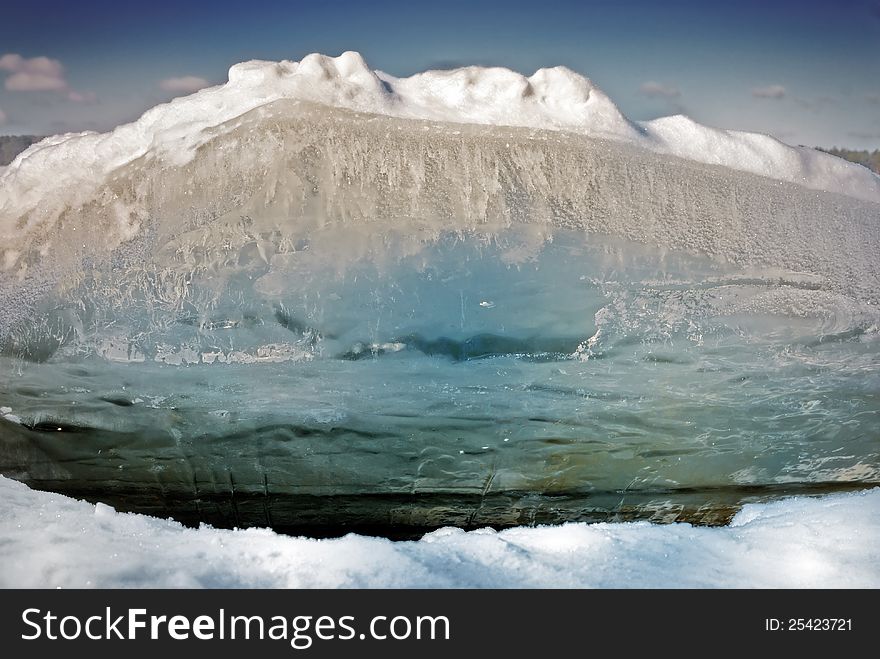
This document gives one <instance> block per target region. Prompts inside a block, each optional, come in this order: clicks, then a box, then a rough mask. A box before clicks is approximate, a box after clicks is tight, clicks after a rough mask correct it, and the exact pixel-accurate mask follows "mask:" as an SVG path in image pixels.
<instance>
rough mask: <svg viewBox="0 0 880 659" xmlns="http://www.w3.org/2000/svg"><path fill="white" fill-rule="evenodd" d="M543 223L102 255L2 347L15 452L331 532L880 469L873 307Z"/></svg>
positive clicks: (55, 466) (774, 492) (818, 482)
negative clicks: (114, 257) (192, 264)
mask: <svg viewBox="0 0 880 659" xmlns="http://www.w3.org/2000/svg"><path fill="white" fill-rule="evenodd" d="M254 222H255V223H256V222H257V220H254ZM537 229H539V227H538V228H537ZM537 229H536V227H535V226H533V225H518V226H515V227H513V228H512V229H510V230H509V231H506V232H493V233H491V234H490V235H488V236H485V235H481V234H477V233H469V234H461V233H458V232H451V233H449V234H446V235H441V236H439V237H437V238H431V239H430V240H429V239H428V238H427V237H425V235H430V234H429V233H428V234H425V235H423V240H414V239H413V236H411V235H406V234H403V235H400V234H399V233H395V232H394V231H392V230H387V229H386V230H385V231H379V232H376V233H373V232H371V231H367V232H353V231H352V230H351V229H349V228H340V227H335V228H333V227H327V228H325V229H323V230H313V231H311V232H309V233H308V240H305V239H303V240H304V241H303V242H302V243H301V244H299V245H298V246H296V248H293V247H291V251H290V252H288V253H286V254H278V253H275V254H273V253H272V245H273V243H272V242H271V241H270V240H268V239H266V240H265V242H257V241H256V240H253V239H251V240H252V242H249V243H248V244H246V245H245V247H243V248H240V249H234V250H231V251H230V252H229V255H228V256H227V257H226V260H225V261H223V262H222V263H223V264H224V265H223V267H220V266H216V267H214V266H212V267H208V268H204V269H199V270H195V271H186V273H185V276H181V275H178V274H176V273H175V271H174V270H169V271H166V272H161V273H160V272H155V271H150V270H147V271H142V270H140V269H137V268H135V269H133V270H132V269H129V268H128V267H122V266H124V265H125V263H126V262H125V261H122V262H121V264H120V267H119V268H118V269H114V268H112V267H111V268H109V269H108V270H106V271H99V272H97V273H96V274H95V275H94V276H93V278H91V279H86V280H85V281H83V283H82V284H81V285H80V286H79V287H77V288H71V289H68V290H67V291H66V293H65V295H64V296H63V297H62V298H60V299H56V300H55V302H54V303H53V306H52V307H51V308H50V309H48V310H47V311H46V312H45V316H42V317H41V322H40V323H36V324H34V325H32V326H29V327H28V328H27V330H23V331H22V332H21V333H20V334H17V335H16V336H17V337H18V339H20V341H19V342H18V343H15V344H14V345H13V346H12V348H13V349H11V350H10V351H9V354H8V355H7V357H5V358H0V373H2V375H3V377H2V378H0V405H3V406H5V407H6V408H8V410H7V412H6V414H7V415H12V416H13V417H15V418H14V419H13V418H11V417H10V416H5V417H3V418H0V433H2V435H3V442H2V443H0V473H3V474H6V475H10V476H14V477H16V478H18V479H21V480H24V481H25V482H28V483H30V484H32V485H34V486H35V487H39V488H41V489H52V490H54V491H57V492H62V493H68V494H75V495H77V496H87V497H92V498H100V499H101V500H103V501H110V500H111V499H110V498H108V497H113V501H114V502H116V504H117V505H118V506H119V507H120V508H122V509H126V510H133V511H138V512H150V513H153V514H157V515H166V514H172V515H174V516H175V517H176V518H177V519H179V520H185V521H190V522H198V521H210V522H211V523H213V524H216V525H230V526H231V525H238V526H243V525H272V526H274V527H275V528H277V529H281V528H285V529H294V530H301V531H304V532H308V533H315V532H317V531H313V530H312V529H314V528H316V527H321V526H328V527H334V528H336V529H339V528H344V529H354V528H370V529H371V532H381V533H413V532H417V531H419V530H423V529H426V528H436V527H438V526H443V525H452V524H454V525H458V526H465V527H474V526H478V525H485V524H498V525H512V524H528V523H535V522H542V523H558V522H561V521H567V520H605V519H630V518H634V517H635V518H645V519H653V520H656V521H673V520H688V521H691V520H694V521H701V522H709V523H718V522H724V521H726V520H727V519H728V518H729V516H730V515H731V514H732V512H733V511H734V510H736V508H737V506H739V505H741V504H742V503H743V502H748V501H754V500H756V499H758V500H761V499H766V498H767V497H772V496H778V495H780V494H792V493H799V492H829V491H834V490H837V489H842V488H853V487H867V486H870V485H871V484H877V483H880V446H878V444H877V441H876V438H877V436H878V434H880V396H878V392H880V361H878V359H877V353H878V346H880V332H878V326H880V322H878V314H877V310H876V307H875V306H873V305H871V304H866V303H861V302H858V301H856V300H855V299H853V298H852V297H849V296H848V295H847V294H845V293H842V292H835V291H833V290H825V289H823V288H821V285H822V282H821V279H820V278H817V277H810V276H807V275H805V274H803V273H796V272H795V273H792V272H786V271H784V270H781V269H778V268H770V269H764V268H758V267H755V266H751V267H748V268H744V267H742V266H738V265H736V264H734V263H724V262H720V261H718V260H715V259H710V258H707V257H705V256H700V255H697V254H693V253H686V252H679V251H673V250H658V249H656V248H652V247H647V246H643V245H640V244H638V243H633V242H629V241H622V240H611V239H608V238H602V239H600V238H599V237H597V236H586V235H584V234H582V233H580V232H577V231H563V230H559V229H556V230H555V231H554V232H553V234H552V241H548V240H546V239H545V237H544V236H543V235H542V233H541V232H540V231H539V230H537ZM251 230H252V229H251V228H250V227H243V228H242V229H241V231H242V234H244V233H246V232H249V231H251ZM197 235H201V234H197ZM418 235H420V234H417V236H418ZM210 239H211V240H213V241H217V240H222V239H223V236H222V235H221V236H210ZM201 244H203V245H206V246H208V247H212V245H216V242H214V243H212V242H210V241H209V240H208V239H207V238H206V240H205V241H204V242H202V243H201ZM261 246H262V247H261ZM212 248H214V249H218V252H219V253H220V254H222V253H223V252H222V251H221V250H220V248H219V247H212ZM261 249H262V255H261ZM195 254H196V255H198V256H199V257H200V258H201V257H204V255H205V251H201V252H195ZM264 256H265V257H268V259H267V258H264ZM190 258H192V257H190ZM206 258H207V257H206ZM267 260H270V261H271V263H269V262H267ZM213 262H214V257H211V258H207V263H213ZM172 263H173V261H172ZM16 350H18V351H20V353H17V352H16ZM20 356H25V357H27V359H24V360H22V359H21V358H20Z"/></svg>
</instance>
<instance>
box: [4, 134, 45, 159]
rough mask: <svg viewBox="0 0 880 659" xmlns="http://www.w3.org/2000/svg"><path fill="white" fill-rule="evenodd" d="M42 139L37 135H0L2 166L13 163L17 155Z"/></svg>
mask: <svg viewBox="0 0 880 659" xmlns="http://www.w3.org/2000/svg"><path fill="white" fill-rule="evenodd" d="M41 139H43V138H42V137H38V136H37V135H0V167H5V166H6V165H8V164H9V163H11V162H12V161H13V160H14V159H15V156H17V155H18V154H19V153H21V152H22V151H24V150H25V149H26V148H28V147H29V146H30V145H31V144H33V143H34V142H39V141H40V140H41Z"/></svg>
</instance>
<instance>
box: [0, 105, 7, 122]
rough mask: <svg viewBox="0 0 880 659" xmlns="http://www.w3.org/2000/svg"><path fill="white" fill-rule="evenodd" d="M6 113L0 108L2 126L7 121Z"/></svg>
mask: <svg viewBox="0 0 880 659" xmlns="http://www.w3.org/2000/svg"><path fill="white" fill-rule="evenodd" d="M6 118H7V117H6V113H5V112H4V111H3V110H2V109H0V126H2V125H3V124H5V123H6Z"/></svg>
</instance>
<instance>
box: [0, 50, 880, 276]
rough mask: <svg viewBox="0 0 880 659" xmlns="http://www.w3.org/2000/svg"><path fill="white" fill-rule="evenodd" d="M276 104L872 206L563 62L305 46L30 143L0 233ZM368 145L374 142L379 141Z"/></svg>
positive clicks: (1, 203) (878, 188) (12, 171)
mask: <svg viewBox="0 0 880 659" xmlns="http://www.w3.org/2000/svg"><path fill="white" fill-rule="evenodd" d="M280 100H297V101H308V102H314V103H320V104H322V105H324V106H329V107H335V108H343V109H347V110H355V111H359V112H365V113H376V114H379V115H383V116H388V117H399V118H403V119H419V120H428V121H432V122H436V121H441V122H457V123H463V124H491V125H503V126H519V127H527V128H533V129H550V130H555V131H566V134H579V135H586V136H592V137H601V138H608V139H612V140H616V141H621V142H626V143H630V144H633V145H637V146H639V147H641V148H643V149H647V150H650V151H654V152H656V153H659V154H669V155H673V156H681V157H684V158H690V159H693V160H697V161H701V162H706V163H710V164H719V165H724V166H726V167H730V168H732V169H736V170H741V171H746V172H751V173H755V174H760V175H762V176H767V177H771V178H774V179H778V180H781V181H788V182H793V183H797V184H800V185H804V186H807V187H809V188H815V189H818V190H828V191H832V192H838V193H843V194H847V195H851V196H854V197H859V198H861V199H865V200H869V201H874V202H880V178H878V177H877V176H875V175H874V174H872V173H871V172H870V171H868V170H867V169H866V168H864V167H859V166H857V165H853V164H850V163H846V162H844V161H843V160H841V159H839V158H835V157H832V156H829V155H826V154H823V153H819V152H816V151H814V150H811V149H806V148H802V147H798V148H794V147H790V146H787V145H785V144H783V143H781V142H779V141H777V140H775V139H772V138H770V137H767V136H764V135H756V134H750V133H739V132H734V131H724V130H717V129H713V128H707V127H705V126H701V125H699V124H697V123H695V122H693V121H691V120H690V119H688V118H686V117H681V116H679V117H668V118H665V119H659V120H656V121H653V122H648V123H645V124H643V125H637V124H634V123H632V122H630V121H629V120H627V119H626V118H625V117H624V116H623V115H622V114H621V113H620V111H619V110H618V109H617V108H616V106H615V105H614V104H613V102H612V101H611V100H610V99H609V98H608V97H607V96H606V95H605V94H604V93H603V92H602V91H601V90H599V89H598V88H596V87H595V85H593V84H592V82H590V80H588V79H586V78H584V77H582V76H580V75H578V74H576V73H574V72H573V71H570V70H569V69H566V68H564V67H556V68H552V69H541V70H539V71H537V72H536V73H535V74H534V75H532V76H531V77H529V78H526V77H525V76H522V75H520V74H518V73H515V72H512V71H509V70H506V69H499V68H488V69H486V68H479V67H468V68H463V69H457V70H455V71H429V72H426V73H422V74H418V75H415V76H412V77H410V78H394V77H392V76H388V75H386V74H383V73H377V72H374V71H372V70H370V69H369V68H368V67H367V65H366V63H365V62H364V61H363V59H362V58H361V56H360V55H359V54H357V53H352V52H346V53H343V54H342V55H340V56H339V57H336V58H332V57H326V56H324V55H318V54H313V55H309V56H307V57H305V58H304V59H303V60H302V61H301V62H290V61H282V62H261V61H252V62H245V63H242V64H237V65H235V66H233V67H232V68H231V69H230V71H229V82H228V83H227V84H225V85H221V86H218V87H213V88H210V89H204V90H202V91H199V92H197V93H195V94H193V95H191V96H187V97H184V98H178V99H175V100H174V101H172V102H170V103H168V104H164V105H159V106H157V107H155V108H153V109H151V110H149V111H148V112H146V113H145V114H144V115H143V116H142V117H141V118H140V119H138V120H137V121H136V122H134V123H131V124H127V125H124V126H120V127H118V128H117V129H115V130H114V131H112V132H110V133H106V134H94V133H79V134H67V135H58V136H54V137H50V138H47V139H45V140H43V141H42V142H40V143H38V144H36V145H33V146H32V147H30V148H29V149H28V150H27V151H25V152H24V153H22V154H21V155H19V157H18V158H16V160H15V161H14V162H13V163H12V164H11V165H10V166H9V167H8V168H7V169H6V170H5V171H3V172H2V173H0V237H2V238H3V240H4V241H8V240H10V239H11V238H13V237H19V236H20V235H21V231H22V229H26V230H27V229H32V228H33V227H35V226H42V227H44V228H45V227H47V226H52V225H55V224H56V223H59V222H64V221H65V219H67V218H69V217H70V215H71V214H72V213H81V212H82V211H83V210H84V208H83V207H86V206H88V205H89V204H91V203H93V202H95V201H97V202H98V203H108V202H111V203H112V201H113V199H114V197H115V195H114V194H113V193H110V198H109V199H108V196H107V195H108V193H107V188H108V187H110V188H112V187H113V183H114V181H117V180H119V178H120V175H121V176H122V177H123V178H124V177H125V174H124V172H121V171H120V170H121V169H122V168H125V167H128V166H132V165H135V164H136V163H142V164H143V163H147V164H149V166H151V167H154V168H161V167H167V166H172V165H175V166H183V165H185V164H187V163H188V162H190V161H192V160H193V159H194V158H195V157H196V156H197V154H198V153H199V148H200V147H203V146H204V145H206V144H207V143H209V142H211V141H212V139H213V138H214V137H215V136H216V135H217V133H218V132H222V131H234V130H235V126H236V123H235V120H236V119H237V118H239V117H242V116H243V115H246V114H247V113H248V112H251V111H253V110H254V109H257V108H266V107H267V106H269V105H272V104H273V103H276V102H278V101H280ZM559 139H560V140H565V139H566V138H565V137H564V136H562V137H560V138H559ZM373 148H374V149H377V148H378V149H379V150H381V148H382V143H381V142H379V143H378V144H374V145H373ZM191 183H192V181H191ZM196 183H199V181H196ZM117 194H118V193H117ZM139 201H140V202H142V203H140V204H136V205H134V206H132V205H131V203H130V200H123V201H122V202H121V203H120V204H119V205H118V206H117V208H118V215H119V225H120V226H119V227H117V228H116V233H118V236H119V238H120V239H121V240H125V239H127V238H130V237H131V235H132V234H133V233H136V232H137V231H138V230H139V229H140V228H142V227H140V226H139V224H138V222H137V221H136V220H135V218H133V217H132V213H135V214H136V215H138V216H140V215H141V214H142V213H145V212H149V211H150V207H149V205H148V204H144V203H143V202H144V201H145V200H144V199H140V200H139ZM126 202H128V203H126ZM17 256H18V254H17V252H16V251H14V250H9V249H7V250H6V251H5V254H4V256H3V261H2V262H0V266H3V267H5V268H7V269H8V268H11V267H13V265H15V264H16V262H17Z"/></svg>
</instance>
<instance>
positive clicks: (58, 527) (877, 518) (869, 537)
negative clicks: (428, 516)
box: [0, 477, 880, 588]
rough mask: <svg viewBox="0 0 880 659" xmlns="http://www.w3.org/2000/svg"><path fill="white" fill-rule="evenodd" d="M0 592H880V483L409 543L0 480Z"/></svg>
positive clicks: (442, 533)
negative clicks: (697, 516)
mask: <svg viewBox="0 0 880 659" xmlns="http://www.w3.org/2000/svg"><path fill="white" fill-rule="evenodd" d="M0 500H2V501H3V506H2V508H0V566H2V567H0V586H3V587H7V588H8V587H41V588H55V587H64V588H76V587H97V588H101V587H103V588H111V587H172V588H176V587H255V588H259V587H288V588H312V587H330V588H335V587H379V588H386V587H387V588H399V587H402V588H411V587H440V588H446V587H459V588H472V587H480V588H482V587H487V588H493V587H494V588H499V587H500V588H505V587H559V588H563V587H666V588H674V587H684V588H693V587H697V588H699V587H771V588H776V587H779V588H824V587H844V588H856V587H873V588H877V587H880V489H875V490H870V491H864V492H860V493H856V494H843V495H832V496H826V497H822V498H794V499H788V500H784V501H778V502H775V503H769V504H751V505H747V506H745V507H744V508H743V510H742V511H741V512H740V513H739V514H738V515H737V516H736V517H735V518H734V520H733V522H732V523H731V525H730V526H728V527H723V528H706V527H693V526H690V525H688V524H672V525H653V524H650V523H647V522H639V523H630V524H592V525H588V524H566V525H564V526H554V527H540V528H522V527H521V528H516V529H510V530H507V531H503V532H500V533H497V532H494V531H491V530H481V531H474V532H471V533H465V532H463V531H461V530H457V529H442V530H439V531H436V532H434V533H431V534H429V535H427V536H425V537H424V538H422V539H421V540H420V541H418V542H390V541H388V540H385V539H381V538H368V537H362V536H356V535H349V536H347V537H344V538H340V539H336V540H312V539H308V538H293V537H287V536H281V535H277V534H275V533H273V532H272V531H269V530H262V529H260V530H257V529H250V530H239V531H225V530H216V529H212V528H209V527H203V528H201V529H198V530H195V529H188V528H185V527H183V526H181V525H180V524H177V523H176V522H173V521H168V520H160V519H155V518H151V517H146V516H143V515H132V514H121V513H116V512H115V511H114V510H113V509H111V508H109V507H108V506H105V505H101V504H98V505H97V506H93V505H91V504H88V503H85V502H82V501H75V500H73V499H70V498H67V497H63V496H59V495H55V494H50V493H45V492H36V491H34V490H31V489H29V488H28V487H26V486H25V485H22V484H20V483H17V482H15V481H12V480H9V479H6V478H2V477H0Z"/></svg>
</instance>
